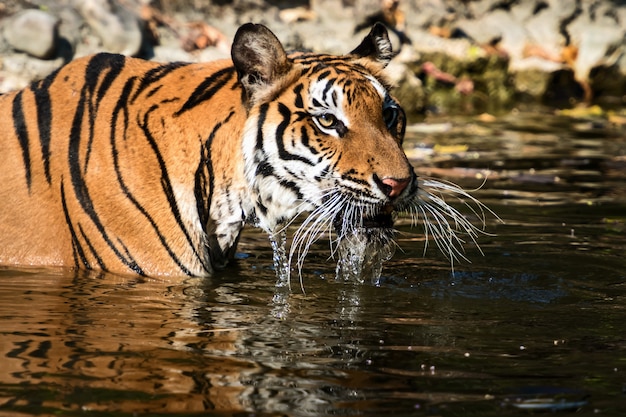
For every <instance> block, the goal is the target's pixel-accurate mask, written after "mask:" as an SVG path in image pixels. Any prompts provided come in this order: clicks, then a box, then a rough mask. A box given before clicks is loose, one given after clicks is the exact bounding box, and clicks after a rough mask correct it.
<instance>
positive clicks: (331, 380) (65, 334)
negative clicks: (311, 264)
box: [0, 270, 362, 415]
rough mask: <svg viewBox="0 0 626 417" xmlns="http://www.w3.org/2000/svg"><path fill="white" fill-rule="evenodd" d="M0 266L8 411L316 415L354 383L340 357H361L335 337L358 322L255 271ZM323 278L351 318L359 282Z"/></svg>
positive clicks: (0, 378) (0, 375) (2, 374)
mask: <svg viewBox="0 0 626 417" xmlns="http://www.w3.org/2000/svg"><path fill="white" fill-rule="evenodd" d="M266 272H267V273H269V274H272V272H271V271H266ZM1 273H2V275H3V276H2V281H1V285H2V286H3V291H2V298H4V300H2V301H3V304H2V306H3V307H2V308H1V310H0V311H2V315H3V316H5V317H7V316H9V315H12V317H11V319H10V320H6V319H5V320H2V327H3V329H2V333H3V336H2V338H1V339H0V356H1V357H2V367H1V369H2V370H1V371H0V384H2V386H4V387H12V388H10V390H9V392H10V395H7V394H6V393H5V394H3V395H2V397H5V398H4V400H3V401H2V403H1V405H0V411H2V410H7V409H9V410H20V409H21V408H24V409H25V408H28V407H33V406H37V407H42V408H45V409H46V410H57V411H59V410H68V409H71V410H85V411H121V412H125V413H147V412H166V413H173V412H185V413H195V412H203V411H206V410H219V411H223V412H227V411H232V412H235V411H268V412H269V411H278V410H289V409H292V408H294V407H297V408H298V410H300V412H301V413H305V414H306V413H309V412H310V414H312V415H313V414H319V413H320V412H323V411H328V410H329V409H331V408H333V405H332V404H333V401H334V400H335V399H336V398H337V395H339V392H341V391H342V390H346V389H347V388H345V387H342V385H343V383H342V382H341V381H342V380H343V379H345V372H347V371H346V370H342V368H344V366H343V365H342V364H345V363H346V361H348V362H349V361H351V360H353V359H354V358H353V357H352V355H351V354H350V353H349V352H348V353H346V352H347V351H343V350H342V349H339V348H337V346H339V345H341V344H342V343H343V342H344V341H345V340H346V339H350V338H351V337H352V336H351V335H350V334H349V333H350V330H349V329H344V328H343V325H342V324H341V323H340V322H338V321H336V320H335V321H333V320H328V319H323V318H321V317H320V315H321V314H325V315H328V313H329V312H325V313H321V312H316V311H314V309H315V307H314V304H312V303H311V299H306V297H305V296H304V295H298V294H293V293H292V294H288V293H276V294H272V293H273V292H275V291H280V289H276V288H275V287H274V285H273V282H272V280H268V279H267V277H261V278H259V277H258V274H257V276H256V277H254V276H252V275H254V270H248V271H239V273H240V276H238V277H236V278H232V277H229V278H228V279H225V277H223V278H224V279H223V280H222V282H218V279H215V280H213V281H211V280H207V279H199V278H190V279H187V280H186V281H185V282H184V283H182V284H181V283H180V282H171V281H165V280H156V279H140V278H136V277H122V276H117V275H112V274H102V273H100V274H98V275H94V274H90V273H87V272H81V273H77V274H68V273H67V270H65V271H63V270H58V271H55V270H52V271H51V270H33V271H29V270H22V271H15V270H13V271H9V270H5V271H1ZM267 273H266V275H267ZM245 275H251V276H245ZM322 284H324V285H323V287H327V289H326V290H324V291H323V293H322V292H320V294H317V295H314V296H315V297H332V298H335V299H334V300H332V299H331V300H328V301H329V303H328V305H332V304H333V303H334V304H336V309H337V310H336V312H337V316H339V317H341V318H342V319H341V320H342V322H345V323H354V321H355V320H356V319H357V317H358V315H359V311H360V300H359V295H358V292H359V291H361V290H360V289H359V288H361V287H362V286H355V285H346V286H345V288H344V287H343V286H332V285H331V287H337V288H332V289H331V290H328V285H327V283H325V282H323V283H322ZM338 287H342V288H343V289H340V288H338ZM346 288H351V289H350V290H348V293H349V294H347V293H346ZM314 291H315V290H314ZM272 299H273V301H271V302H270V303H268V300H272ZM25 303H27V304H25ZM331 313H332V312H331ZM316 315H317V317H316ZM331 316H333V314H331ZM344 332H348V333H347V334H344ZM335 362H336V363H335ZM329 365H332V366H329ZM354 377H355V378H359V376H358V375H355V376H354ZM18 387H19V389H18ZM329 387H332V389H331V388H329ZM44 393H45V395H44Z"/></svg>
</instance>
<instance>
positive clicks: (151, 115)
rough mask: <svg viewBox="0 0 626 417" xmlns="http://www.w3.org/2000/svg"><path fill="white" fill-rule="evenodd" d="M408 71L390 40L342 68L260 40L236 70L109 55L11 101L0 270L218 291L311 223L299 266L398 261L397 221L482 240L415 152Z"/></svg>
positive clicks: (5, 118)
mask: <svg viewBox="0 0 626 417" xmlns="http://www.w3.org/2000/svg"><path fill="white" fill-rule="evenodd" d="M393 56H394V55H393V51H392V47H391V43H390V40H389V37H388V34H387V30H386V28H385V27H384V26H383V25H382V24H377V25H375V26H373V27H372V28H371V30H370V32H369V33H368V35H367V36H365V37H364V38H363V40H362V42H361V43H360V44H359V45H358V46H357V47H356V48H355V49H354V50H352V51H351V52H350V53H348V54H346V55H330V54H320V53H313V52H290V53H287V52H286V50H285V47H284V46H283V45H282V44H281V42H280V41H279V39H278V38H277V37H276V35H275V34H274V33H273V32H271V31H270V29H268V28H267V27H266V26H264V25H260V24H254V23H247V24H244V25H242V26H241V27H239V28H238V30H237V32H236V34H235V36H234V39H233V42H232V48H231V59H224V60H217V61H212V62H207V63H183V62H170V63H157V62H153V61H149V60H143V59H140V58H133V57H126V56H122V55H115V54H108V53H99V54H96V55H92V56H88V57H84V58H79V59H76V60H73V61H71V62H69V63H68V64H66V65H65V66H63V67H61V68H60V69H58V70H57V71H56V72H54V73H52V74H51V75H49V76H48V77H47V78H44V79H43V80H41V81H38V82H34V83H33V84H32V85H31V86H29V87H27V88H25V89H23V90H19V91H16V92H11V93H8V94H5V95H2V96H0V130H1V132H2V133H0V136H1V138H2V139H1V140H2V142H1V144H2V145H1V146H2V152H1V153H0V166H1V167H2V169H1V170H0V264H2V265H5V266H42V267H56V266H58V267H68V268H72V269H76V270H96V271H104V272H110V273H116V274H132V275H139V276H147V277H174V276H192V277H207V276H211V275H213V274H215V272H216V271H219V270H221V269H223V268H224V267H225V266H226V265H227V264H228V263H229V262H231V261H232V260H233V258H234V257H235V254H236V249H237V245H238V242H239V239H240V236H241V233H242V230H243V228H244V226H245V225H246V224H250V225H253V226H256V227H258V228H261V229H262V230H264V231H265V232H267V233H268V235H269V236H270V237H275V236H276V235H278V234H280V233H282V232H283V231H284V230H285V228H286V227H287V226H289V225H290V224H292V222H294V220H295V219H297V218H301V217H302V216H304V221H302V226H300V229H298V232H296V235H297V239H296V237H294V241H293V243H292V250H291V252H290V254H291V256H296V257H299V258H301V257H302V255H303V254H304V253H306V251H307V250H308V248H309V247H310V244H311V242H312V241H314V240H315V239H316V238H317V237H316V235H318V234H323V233H321V232H324V231H330V230H332V231H334V235H333V236H335V237H336V239H338V240H341V239H343V238H345V237H347V236H349V235H351V234H355V233H356V234H359V235H361V236H365V237H366V238H367V239H370V240H372V241H376V242H382V243H380V244H379V246H380V247H383V246H385V245H388V244H389V242H392V241H393V240H394V233H395V231H394V220H395V218H396V216H397V213H409V214H410V215H411V216H414V217H417V216H418V215H420V213H421V214H422V215H431V216H433V215H434V219H435V221H434V222H430V226H429V228H430V231H431V232H434V233H435V234H436V235H438V237H443V240H444V243H443V245H444V246H445V247H448V245H449V242H450V241H452V240H453V239H455V238H456V236H457V235H456V234H455V232H454V231H452V228H451V227H450V224H452V223H453V222H452V220H454V221H460V222H461V224H462V225H464V226H467V227H468V228H470V227H471V223H470V222H469V220H467V219H466V218H465V217H464V216H462V215H461V214H460V213H458V212H456V211H455V209H453V208H452V207H450V206H448V205H447V204H446V203H445V202H443V201H439V200H437V199H438V198H439V197H437V196H436V193H433V192H428V191H425V186H426V185H428V184H426V183H425V182H424V181H422V180H421V179H420V180H418V177H417V175H416V173H415V170H414V168H413V167H412V165H411V163H410V162H409V160H408V158H407V156H406V154H405V152H404V151H403V148H402V143H403V138H404V134H405V129H406V115H405V112H404V111H403V109H402V107H401V105H400V104H399V103H398V101H397V100H396V99H395V98H394V97H393V96H392V95H391V93H390V91H391V87H392V86H391V84H390V82H389V81H388V79H387V78H386V76H385V74H384V70H385V67H386V66H387V64H388V63H389V62H390V60H391V59H392V58H393ZM433 184H434V185H435V188H437V186H436V184H440V183H436V184H435V183H433ZM433 184H431V185H433ZM439 188H440V191H441V190H444V189H445V188H446V187H439ZM448 220H450V224H449V223H448ZM433 225H435V226H433ZM468 230H470V229H468ZM293 248H297V249H293Z"/></svg>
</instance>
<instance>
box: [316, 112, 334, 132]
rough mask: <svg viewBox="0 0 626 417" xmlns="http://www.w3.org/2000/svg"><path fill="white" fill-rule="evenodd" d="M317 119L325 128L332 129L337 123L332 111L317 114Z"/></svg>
mask: <svg viewBox="0 0 626 417" xmlns="http://www.w3.org/2000/svg"><path fill="white" fill-rule="evenodd" d="M317 121H318V122H319V124H320V126H322V127H324V128H326V129H332V128H333V127H335V126H336V125H337V118H336V117H335V115H334V114H332V113H324V114H320V115H319V116H317Z"/></svg>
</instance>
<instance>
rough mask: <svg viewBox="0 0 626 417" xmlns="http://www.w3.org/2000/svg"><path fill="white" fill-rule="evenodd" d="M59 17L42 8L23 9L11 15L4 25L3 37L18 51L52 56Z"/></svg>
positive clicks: (37, 56)
mask: <svg viewBox="0 0 626 417" xmlns="http://www.w3.org/2000/svg"><path fill="white" fill-rule="evenodd" d="M58 25H59V19H58V18H57V17H55V16H52V15H50V14H48V13H46V12H44V11H42V10H35V9H32V10H24V11H22V12H19V13H17V14H16V15H14V16H12V17H11V18H10V19H9V21H8V23H7V24H6V26H5V27H4V37H5V38H6V40H7V42H8V43H9V45H11V47H12V48H14V49H15V50H18V51H22V52H26V53H27V54H29V55H32V56H34V57H36V58H41V59H47V58H51V57H53V56H54V53H55V50H56V47H57V40H58Z"/></svg>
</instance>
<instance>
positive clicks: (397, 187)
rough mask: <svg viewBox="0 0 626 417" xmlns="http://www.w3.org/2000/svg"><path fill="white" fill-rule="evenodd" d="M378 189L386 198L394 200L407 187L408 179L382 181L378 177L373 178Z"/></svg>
mask: <svg viewBox="0 0 626 417" xmlns="http://www.w3.org/2000/svg"><path fill="white" fill-rule="evenodd" d="M374 180H375V181H376V184H378V188H380V189H381V191H382V192H383V193H384V194H385V195H386V196H387V197H391V198H395V197H397V196H399V195H400V194H402V191H404V189H405V188H406V186H407V185H409V181H410V178H389V177H387V178H383V179H382V180H381V179H380V178H378V176H374Z"/></svg>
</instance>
